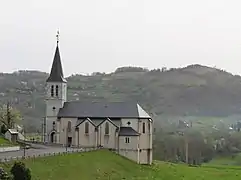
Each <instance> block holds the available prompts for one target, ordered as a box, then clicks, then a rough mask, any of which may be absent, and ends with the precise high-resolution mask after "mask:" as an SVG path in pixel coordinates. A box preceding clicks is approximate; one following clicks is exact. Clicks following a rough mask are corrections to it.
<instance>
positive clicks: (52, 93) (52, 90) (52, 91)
mask: <svg viewBox="0 0 241 180" xmlns="http://www.w3.org/2000/svg"><path fill="white" fill-rule="evenodd" d="M51 97H54V85H52V86H51Z"/></svg>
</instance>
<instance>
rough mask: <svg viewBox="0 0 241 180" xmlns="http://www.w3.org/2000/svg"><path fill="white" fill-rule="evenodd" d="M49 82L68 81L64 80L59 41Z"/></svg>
mask: <svg viewBox="0 0 241 180" xmlns="http://www.w3.org/2000/svg"><path fill="white" fill-rule="evenodd" d="M47 82H67V81H66V79H65V78H64V73H63V68H62V64H61V58H60V53H59V46H58V41H57V46H56V50H55V54H54V61H53V64H52V68H51V72H50V75H49V77H48V79H47Z"/></svg>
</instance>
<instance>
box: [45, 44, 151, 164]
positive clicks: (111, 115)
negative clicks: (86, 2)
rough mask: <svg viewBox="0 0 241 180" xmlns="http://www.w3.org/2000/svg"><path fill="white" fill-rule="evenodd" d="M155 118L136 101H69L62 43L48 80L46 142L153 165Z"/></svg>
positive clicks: (56, 53) (55, 56)
mask: <svg viewBox="0 0 241 180" xmlns="http://www.w3.org/2000/svg"><path fill="white" fill-rule="evenodd" d="M152 124H153V121H152V119H151V117H150V116H149V115H148V114H147V113H146V112H145V111H144V109H142V107H141V106H140V105H139V104H137V103H135V102H81V100H80V101H70V102H68V101H67V81H66V79H65V78H64V75H63V69H62V64H61V59H60V53H59V47H58V41H57V47H56V51H55V55H54V60H53V64H52V68H51V73H50V75H49V77H48V79H47V92H46V114H45V122H44V129H43V132H44V133H43V139H44V141H45V142H49V143H57V144H62V145H64V146H75V147H100V146H101V147H104V148H109V149H113V150H115V151H116V152H117V153H118V154H120V155H122V156H125V157H127V158H129V159H131V160H133V161H135V162H137V163H138V164H152V128H153V127H152Z"/></svg>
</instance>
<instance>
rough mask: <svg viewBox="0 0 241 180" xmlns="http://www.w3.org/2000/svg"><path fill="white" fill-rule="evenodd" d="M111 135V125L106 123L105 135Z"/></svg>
mask: <svg viewBox="0 0 241 180" xmlns="http://www.w3.org/2000/svg"><path fill="white" fill-rule="evenodd" d="M108 134H109V123H108V122H106V123H105V135H108Z"/></svg>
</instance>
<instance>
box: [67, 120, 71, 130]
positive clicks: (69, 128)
mask: <svg viewBox="0 0 241 180" xmlns="http://www.w3.org/2000/svg"><path fill="white" fill-rule="evenodd" d="M67 128H68V132H71V121H69V122H68V127H67Z"/></svg>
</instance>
